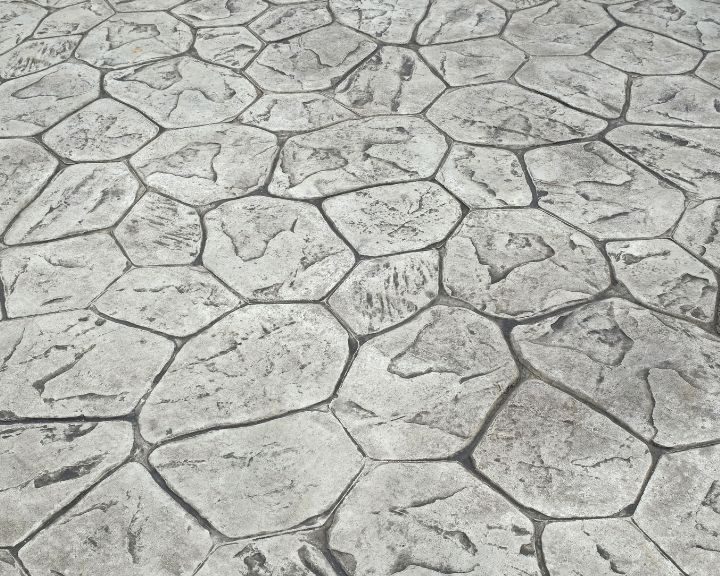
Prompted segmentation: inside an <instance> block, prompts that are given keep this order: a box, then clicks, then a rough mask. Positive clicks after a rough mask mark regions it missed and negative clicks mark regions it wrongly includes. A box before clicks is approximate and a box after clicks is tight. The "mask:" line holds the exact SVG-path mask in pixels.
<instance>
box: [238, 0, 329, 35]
mask: <svg viewBox="0 0 720 576" xmlns="http://www.w3.org/2000/svg"><path fill="white" fill-rule="evenodd" d="M331 22H332V14H330V11H329V10H328V9H327V4H326V3H325V2H307V3H305V4H297V5H291V6H276V7H274V8H270V9H269V10H267V11H266V12H265V13H264V14H263V15H262V16H260V17H259V18H257V19H255V20H254V21H253V22H252V24H250V26H249V27H250V30H252V31H253V32H254V33H255V34H257V35H258V36H260V38H262V39H263V40H265V41H266V42H276V41H277V40H284V39H285V38H289V37H290V36H296V35H297V34H302V33H303V32H309V31H310V30H314V29H315V28H320V27H321V26H325V25H326V24H330V23H331Z"/></svg>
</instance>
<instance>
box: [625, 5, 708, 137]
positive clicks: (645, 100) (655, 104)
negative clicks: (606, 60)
mask: <svg viewBox="0 0 720 576" xmlns="http://www.w3.org/2000/svg"><path fill="white" fill-rule="evenodd" d="M719 7H720V5H719ZM719 103H720V90H719V89H717V88H714V87H713V86H710V85H709V84H707V83H705V82H703V81H702V80H699V79H697V78H692V77H690V76H648V77H646V78H637V79H635V80H634V81H633V83H632V89H631V91H630V108H629V109H628V111H627V119H628V121H629V122H637V123H644V124H669V125H677V126H709V127H720V110H718V108H720V104H719Z"/></svg>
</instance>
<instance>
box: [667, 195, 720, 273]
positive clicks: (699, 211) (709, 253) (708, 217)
mask: <svg viewBox="0 0 720 576" xmlns="http://www.w3.org/2000/svg"><path fill="white" fill-rule="evenodd" d="M718 222H720V200H706V201H705V202H702V203H700V204H698V205H697V206H693V207H692V208H688V209H687V210H686V211H685V214H683V217H682V219H681V220H680V223H679V224H678V226H677V228H676V229H675V232H674V233H673V239H674V240H675V241H676V242H678V243H679V244H680V245H681V246H683V247H684V248H685V249H687V250H688V251H689V252H691V253H692V254H694V255H695V256H697V257H698V258H702V259H704V260H705V261H707V262H709V263H710V265H711V266H715V267H720V238H718V232H717V230H718Z"/></svg>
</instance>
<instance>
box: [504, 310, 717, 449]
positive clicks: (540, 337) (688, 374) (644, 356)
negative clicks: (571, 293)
mask: <svg viewBox="0 0 720 576" xmlns="http://www.w3.org/2000/svg"><path fill="white" fill-rule="evenodd" d="M512 338H513V343H514V345H515V348H516V350H518V352H519V353H520V355H521V357H522V358H523V359H524V361H525V362H526V363H527V364H528V365H530V366H531V367H532V368H533V369H534V370H536V371H537V372H538V373H539V374H541V375H542V376H543V377H544V378H548V379H550V380H551V381H554V382H557V383H559V384H561V385H563V386H567V387H568V388H570V389H572V390H574V391H575V392H576V393H578V394H581V395H582V396H584V397H586V398H588V399H589V400H590V401H591V402H593V403H595V404H597V405H598V406H599V407H600V408H602V409H603V410H605V411H607V412H608V413H610V414H611V415H613V416H614V417H616V418H618V419H620V420H621V421H623V422H624V423H625V424H627V425H628V426H630V427H631V428H632V429H634V430H635V431H636V432H637V433H639V434H641V435H642V436H643V437H644V438H647V439H648V440H654V441H655V442H656V443H658V444H661V445H664V446H673V445H677V444H689V443H694V442H706V441H710V440H715V439H717V438H720V420H719V419H718V414H720V386H719V385H718V382H719V381H720V380H719V374H720V368H718V366H717V364H716V363H715V362H713V361H709V360H708V359H709V358H715V357H717V355H718V354H719V353H720V340H719V339H718V338H716V337H714V336H712V335H711V334H709V333H708V332H705V331H704V330H702V329H700V328H698V327H697V326H695V325H694V324H692V323H690V322H685V321H684V320H680V319H677V318H672V317H671V316H666V315H664V314H660V313H657V312H652V311H650V310H647V309H645V308H641V307H640V306H637V305H635V304H631V303H629V302H627V301H625V300H620V299H611V300H603V301H601V302H596V303H593V304H588V305H587V306H583V307H582V308H579V309H577V310H575V311H574V312H570V313H564V314H560V315H558V316H554V317H551V318H548V319H546V320H540V321H538V322H537V323H535V324H532V325H529V326H522V327H518V328H515V330H513V333H512Z"/></svg>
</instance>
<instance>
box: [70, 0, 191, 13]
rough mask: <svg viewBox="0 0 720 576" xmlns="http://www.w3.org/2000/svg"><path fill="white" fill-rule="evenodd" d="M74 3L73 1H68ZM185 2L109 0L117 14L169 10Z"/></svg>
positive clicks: (174, 0) (171, 0)
mask: <svg viewBox="0 0 720 576" xmlns="http://www.w3.org/2000/svg"><path fill="white" fill-rule="evenodd" d="M70 1H72V2H74V1H75V0H70ZM184 1H185V0H109V2H110V4H112V6H113V8H115V10H117V11H118V12H146V11H153V10H170V9H171V8H174V7H175V6H177V5H178V4H182V3H183V2H184Z"/></svg>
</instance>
